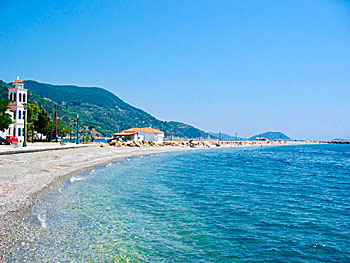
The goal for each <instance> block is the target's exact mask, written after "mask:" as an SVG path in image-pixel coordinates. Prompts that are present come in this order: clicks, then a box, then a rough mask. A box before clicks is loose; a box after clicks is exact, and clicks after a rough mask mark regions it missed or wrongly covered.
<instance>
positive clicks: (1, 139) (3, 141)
mask: <svg viewBox="0 0 350 263" xmlns="http://www.w3.org/2000/svg"><path fill="white" fill-rule="evenodd" d="M4 143H5V139H4V138H2V137H1V136H0V144H4Z"/></svg>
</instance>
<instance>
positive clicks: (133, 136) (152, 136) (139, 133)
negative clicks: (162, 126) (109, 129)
mask: <svg viewBox="0 0 350 263" xmlns="http://www.w3.org/2000/svg"><path fill="white" fill-rule="evenodd" d="M113 138H114V139H119V138H121V139H122V140H124V141H128V140H130V141H131V140H134V141H153V142H155V143H162V142H163V139H164V132H162V131H160V130H157V129H153V128H131V129H128V130H124V131H122V132H120V133H115V134H113Z"/></svg>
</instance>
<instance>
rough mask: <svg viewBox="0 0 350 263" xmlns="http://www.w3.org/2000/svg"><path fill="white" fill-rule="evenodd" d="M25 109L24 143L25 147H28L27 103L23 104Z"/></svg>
mask: <svg viewBox="0 0 350 263" xmlns="http://www.w3.org/2000/svg"><path fill="white" fill-rule="evenodd" d="M23 107H24V142H23V147H27V103H23Z"/></svg>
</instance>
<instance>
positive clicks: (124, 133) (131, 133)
mask: <svg viewBox="0 0 350 263" xmlns="http://www.w3.org/2000/svg"><path fill="white" fill-rule="evenodd" d="M135 133H137V132H124V131H123V132H119V133H115V134H113V135H115V136H127V135H133V134H135Z"/></svg>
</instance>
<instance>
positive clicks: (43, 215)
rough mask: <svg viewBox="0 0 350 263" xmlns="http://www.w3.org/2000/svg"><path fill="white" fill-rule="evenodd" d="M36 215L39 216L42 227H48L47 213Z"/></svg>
mask: <svg viewBox="0 0 350 263" xmlns="http://www.w3.org/2000/svg"><path fill="white" fill-rule="evenodd" d="M36 217H37V219H38V221H39V223H40V226H41V227H42V228H46V227H47V225H46V216H45V214H38V215H37V216H36Z"/></svg>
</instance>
